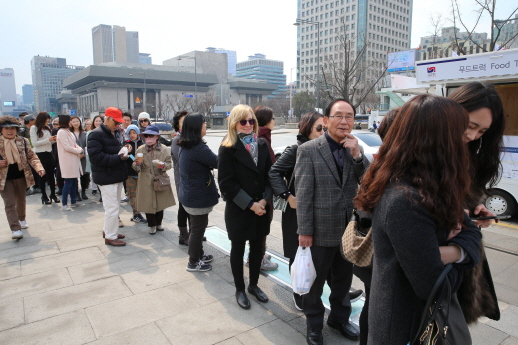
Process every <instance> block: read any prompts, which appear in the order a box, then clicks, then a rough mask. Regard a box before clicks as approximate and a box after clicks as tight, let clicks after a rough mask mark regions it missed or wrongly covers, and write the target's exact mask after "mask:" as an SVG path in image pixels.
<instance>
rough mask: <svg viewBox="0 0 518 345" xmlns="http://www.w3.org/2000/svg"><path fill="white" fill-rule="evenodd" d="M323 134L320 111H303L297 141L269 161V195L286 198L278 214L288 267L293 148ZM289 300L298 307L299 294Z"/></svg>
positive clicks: (293, 216)
mask: <svg viewBox="0 0 518 345" xmlns="http://www.w3.org/2000/svg"><path fill="white" fill-rule="evenodd" d="M323 133H324V119H323V116H322V114H320V113H318V112H316V111H313V112H310V113H307V114H304V115H303V116H302V118H301V119H300V121H299V134H297V144H295V145H291V146H290V147H289V148H288V149H286V151H285V152H284V153H283V154H282V155H281V156H280V157H279V159H278V160H277V161H276V162H275V163H274V164H273V166H272V168H271V169H270V172H269V176H270V183H271V185H272V189H273V194H274V195H276V196H277V195H279V196H280V197H281V198H283V199H284V200H287V201H288V205H287V206H286V211H285V212H283V213H282V246H283V250H284V256H285V257H287V258H289V260H290V261H289V268H290V270H291V265H292V264H293V261H294V260H295V254H296V253H297V249H298V247H299V235H298V234H297V198H296V197H295V183H294V178H295V176H294V175H293V171H294V170H295V162H296V159H297V150H298V148H299V146H300V145H302V144H304V143H305V142H308V141H310V140H313V139H316V138H319V137H320V136H321V135H322V134H323ZM293 301H294V303H295V307H296V308H297V309H298V310H302V296H301V295H299V294H297V293H293Z"/></svg>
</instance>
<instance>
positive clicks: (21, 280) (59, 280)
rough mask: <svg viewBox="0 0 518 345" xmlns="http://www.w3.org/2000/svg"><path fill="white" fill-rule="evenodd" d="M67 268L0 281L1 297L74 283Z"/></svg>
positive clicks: (26, 294) (22, 295)
mask: <svg viewBox="0 0 518 345" xmlns="http://www.w3.org/2000/svg"><path fill="white" fill-rule="evenodd" d="M72 284H73V282H72V279H71V278H70V274H68V271H67V269H66V268H60V269H56V270H54V271H48V272H42V273H36V274H31V275H27V276H20V277H16V278H12V279H7V280H2V281H0V298H5V297H10V296H16V297H25V296H30V295H34V294H37V293H41V292H45V291H50V290H55V289H59V288H63V287H66V286H70V285H72Z"/></svg>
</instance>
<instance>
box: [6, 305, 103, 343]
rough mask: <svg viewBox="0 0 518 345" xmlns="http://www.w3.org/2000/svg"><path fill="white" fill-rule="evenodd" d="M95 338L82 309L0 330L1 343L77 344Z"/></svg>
mask: <svg viewBox="0 0 518 345" xmlns="http://www.w3.org/2000/svg"><path fill="white" fill-rule="evenodd" d="M92 340H95V335H94V333H93V331H92V327H91V326H90V323H89V322H88V318H87V317H86V315H85V312H84V310H77V311H74V312H71V313H67V314H63V315H59V316H56V317H52V318H49V319H45V320H41V321H38V322H33V323H29V324H26V325H22V326H19V327H16V328H11V329H8V330H6V331H3V332H0V344H3V345H20V344H23V345H76V344H77V345H79V344H84V343H85V342H89V341H92Z"/></svg>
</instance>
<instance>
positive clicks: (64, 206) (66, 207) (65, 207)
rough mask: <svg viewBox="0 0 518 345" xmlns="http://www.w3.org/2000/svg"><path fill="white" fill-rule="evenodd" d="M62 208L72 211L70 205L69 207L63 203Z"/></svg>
mask: <svg viewBox="0 0 518 345" xmlns="http://www.w3.org/2000/svg"><path fill="white" fill-rule="evenodd" d="M61 209H62V210H63V211H72V209H71V208H70V207H68V205H63V206H62V207H61Z"/></svg>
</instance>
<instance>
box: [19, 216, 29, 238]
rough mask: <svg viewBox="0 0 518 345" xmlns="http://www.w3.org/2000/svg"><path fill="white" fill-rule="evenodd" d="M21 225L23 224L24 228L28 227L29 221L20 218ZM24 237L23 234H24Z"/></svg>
mask: <svg viewBox="0 0 518 345" xmlns="http://www.w3.org/2000/svg"><path fill="white" fill-rule="evenodd" d="M19 222H20V225H21V226H22V229H27V228H28V227H29V226H28V225H27V221H25V220H20V221H19ZM22 237H23V236H22Z"/></svg>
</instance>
